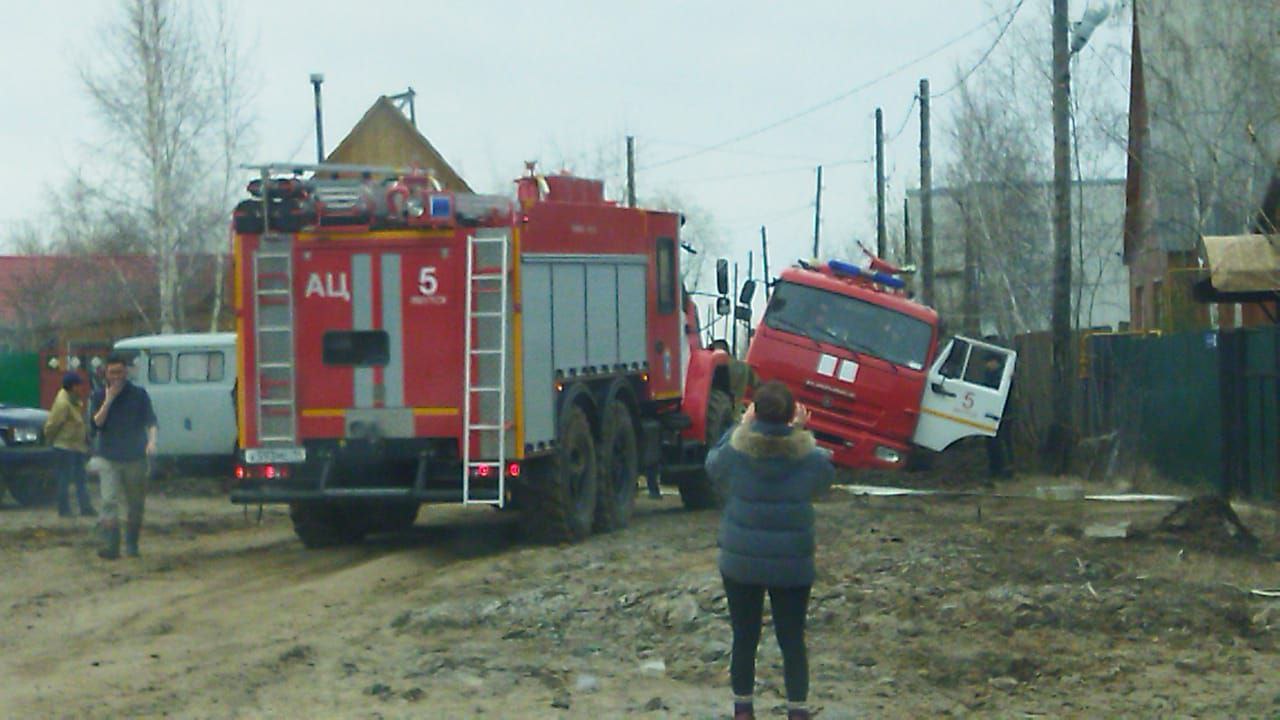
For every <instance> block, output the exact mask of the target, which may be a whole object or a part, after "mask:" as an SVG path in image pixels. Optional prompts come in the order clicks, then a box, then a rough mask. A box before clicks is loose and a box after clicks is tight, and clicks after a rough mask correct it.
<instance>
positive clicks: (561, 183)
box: [231, 165, 731, 546]
mask: <svg viewBox="0 0 1280 720" xmlns="http://www.w3.org/2000/svg"><path fill="white" fill-rule="evenodd" d="M282 167H284V168H287V167H289V166H274V165H272V166H258V168H259V169H260V170H261V172H262V178H261V180H255V181H254V183H251V184H250V187H249V191H250V194H251V196H252V197H250V198H249V199H247V200H245V201H244V202H242V203H241V205H240V206H239V207H238V208H237V210H236V215H235V223H234V224H235V233H234V258H235V273H236V280H237V286H236V312H237V339H238V346H239V347H238V358H239V370H238V387H237V396H236V397H237V406H238V411H237V417H238V425H239V460H240V462H239V463H238V464H237V466H236V469H235V477H234V484H233V490H232V493H231V499H232V501H234V502H237V503H252V504H258V503H264V502H282V503H288V504H289V505H290V515H291V517H292V519H293V523H294V527H295V530H296V531H297V534H298V535H299V537H300V538H301V539H302V541H303V542H304V543H305V544H306V545H308V546H320V545H328V544H334V543H339V542H350V541H355V540H358V539H360V538H361V537H363V536H364V535H365V534H366V533H369V532H375V531H381V530H394V529H397V528H401V527H404V526H407V525H409V524H412V523H413V521H414V519H415V517H416V516H417V513H418V509H419V506H420V504H421V503H424V502H454V503H458V502H460V503H465V504H489V505H495V506H498V507H504V506H507V505H512V506H514V507H516V508H517V509H519V510H520V512H521V517H522V519H523V521H524V524H525V526H526V528H527V529H528V530H529V531H530V532H531V533H532V534H533V535H534V536H536V537H538V538H541V539H546V540H552V541H575V540H579V539H582V538H583V537H586V536H587V535H588V534H590V533H591V532H593V531H608V530H613V529H617V528H621V527H624V526H625V525H626V524H627V522H628V520H629V518H630V515H631V511H632V507H633V504H634V500H635V494H636V485H637V479H638V476H639V475H640V474H641V473H644V474H646V475H648V476H649V477H652V478H657V477H660V476H661V477H663V478H664V479H665V480H667V481H670V482H675V483H678V484H679V485H680V489H681V494H682V496H683V497H684V498H685V502H686V505H689V506H691V507H705V506H707V505H709V504H714V502H715V500H716V498H717V495H716V493H715V492H714V489H713V488H711V487H710V484H709V483H710V481H709V480H708V479H707V478H706V476H705V473H700V472H697V467H698V466H699V465H700V463H701V458H702V456H703V454H704V453H705V448H706V447H707V445H708V443H709V442H713V441H714V440H716V439H718V437H719V434H720V433H721V432H723V430H724V428H725V427H726V426H727V424H728V422H729V418H730V415H729V413H730V412H731V401H730V399H729V398H728V396H727V393H728V381H727V373H726V372H725V369H726V364H727V361H728V358H727V357H726V356H725V355H724V353H716V352H712V351H710V350H705V349H703V348H701V347H700V345H699V344H698V342H697V338H698V334H697V328H696V325H694V326H693V327H692V328H691V327H690V322H694V323H696V313H695V314H694V319H693V320H690V317H689V315H688V312H689V307H688V305H689V303H688V302H687V298H685V297H684V296H683V293H682V290H681V287H680V279H679V278H680V272H679V266H680V262H679V261H680V258H679V249H680V243H679V232H680V225H681V218H680V216H679V215H678V214H675V213H671V212H663V211H653V210H643V209H637V208H628V207H622V206H619V205H618V204H616V203H614V202H611V201H607V200H606V199H605V198H604V193H603V183H601V182H600V181H597V180H590V179H584V178H578V177H573V176H570V175H567V174H561V175H552V176H541V175H538V174H535V172H534V171H533V169H532V168H530V170H529V173H528V174H527V175H526V176H525V177H522V178H520V179H518V180H517V181H516V185H517V187H516V197H515V198H514V200H513V199H511V198H508V197H505V196H486V195H475V194H468V193H455V192H448V191H443V190H440V189H439V188H438V186H437V185H436V184H435V183H434V182H433V181H432V179H431V178H430V177H429V176H424V175H422V174H420V173H410V172H408V171H401V170H395V169H388V168H363V167H348V166H337V165H321V166H308V167H305V168H295V170H296V172H295V173H294V174H293V175H292V176H289V177H280V176H279V175H278V173H279V172H280V170H281V169H282ZM304 172H311V173H312V174H311V175H310V176H307V177H304V176H303V175H302V173H304Z"/></svg>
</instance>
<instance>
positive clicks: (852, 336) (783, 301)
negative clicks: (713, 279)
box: [764, 282, 933, 370]
mask: <svg viewBox="0 0 1280 720" xmlns="http://www.w3.org/2000/svg"><path fill="white" fill-rule="evenodd" d="M764 323H765V325H768V326H769V327H770V328H773V329H774V330H779V331H781V332H785V333H791V334H801V335H805V336H807V337H809V338H811V339H813V340H819V341H821V342H825V343H830V344H832V345H838V346H840V347H842V348H845V349H847V350H850V351H853V352H857V353H864V354H867V355H873V356H875V357H878V358H880V359H882V360H887V361H889V362H891V363H894V364H896V365H902V366H904V367H908V368H911V369H912V370H922V369H924V364H925V360H926V358H927V356H928V352H929V340H930V338H931V337H932V335H933V329H932V328H931V327H930V326H929V324H928V323H926V322H924V321H923V320H917V319H916V318H913V317H911V316H909V315H904V314H902V313H900V312H897V311H896V310H890V309H889V308H886V307H882V306H880V305H876V304H874V303H870V302H866V301H864V300H860V299H858V298H855V297H849V296H847V295H839V294H837V293H833V292H828V291H826V290H819V289H817V288H812V287H808V286H806V285H798V284H796V283H789V282H780V283H778V286H777V288H775V289H774V291H773V297H771V298H770V299H769V307H768V309H767V310H766V311H765V316H764Z"/></svg>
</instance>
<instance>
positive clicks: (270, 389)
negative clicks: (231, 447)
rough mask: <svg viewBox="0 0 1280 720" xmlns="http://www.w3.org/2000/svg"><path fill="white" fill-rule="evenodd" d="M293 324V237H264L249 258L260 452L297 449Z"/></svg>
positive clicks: (270, 235) (272, 235) (267, 235)
mask: <svg viewBox="0 0 1280 720" xmlns="http://www.w3.org/2000/svg"><path fill="white" fill-rule="evenodd" d="M293 321H294V314H293V242H292V237H291V236H290V235H277V234H267V233H264V234H263V235H262V239H261V240H260V242H259V245H258V250H257V251H256V252H255V253H254V255H253V327H254V351H255V359H256V360H257V363H256V368H257V373H256V375H255V377H254V381H255V384H256V387H255V390H256V391H257V395H256V396H257V418H258V442H259V443H260V444H261V445H263V446H265V447H271V446H275V447H296V446H297V444H298V433H297V392H296V389H295V383H296V379H295V378H294V359H295V358H294V347H293Z"/></svg>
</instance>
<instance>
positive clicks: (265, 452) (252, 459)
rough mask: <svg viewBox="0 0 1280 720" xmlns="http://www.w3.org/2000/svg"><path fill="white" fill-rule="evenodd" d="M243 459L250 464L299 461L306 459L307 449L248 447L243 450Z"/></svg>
mask: <svg viewBox="0 0 1280 720" xmlns="http://www.w3.org/2000/svg"><path fill="white" fill-rule="evenodd" d="M244 461H245V462H246V463H249V464H250V465H257V464H263V463H300V462H306V461H307V449H306V448H300V447H291V448H250V449H248V450H245V451H244Z"/></svg>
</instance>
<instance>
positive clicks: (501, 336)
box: [462, 234, 508, 507]
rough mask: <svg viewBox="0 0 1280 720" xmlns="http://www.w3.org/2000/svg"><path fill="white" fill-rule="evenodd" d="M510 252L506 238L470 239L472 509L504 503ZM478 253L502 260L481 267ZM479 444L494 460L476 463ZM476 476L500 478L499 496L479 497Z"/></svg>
mask: <svg viewBox="0 0 1280 720" xmlns="http://www.w3.org/2000/svg"><path fill="white" fill-rule="evenodd" d="M507 250H508V248H507V236H506V235H505V234H503V235H494V236H480V237H476V236H471V237H470V238H468V241H467V288H466V293H465V295H466V318H467V321H466V323H465V324H464V325H465V329H464V332H463V336H464V348H465V356H464V359H463V367H464V368H465V369H464V370H463V378H464V388H463V390H464V392H463V399H462V430H463V432H462V502H463V504H466V505H497V506H499V507H501V506H502V504H503V495H504V490H505V473H506V460H507V455H506V453H507V429H508V422H507V312H506V311H507V270H508V260H507V258H508V254H507ZM478 254H479V255H481V256H482V257H484V258H485V259H486V262H487V263H492V260H491V259H496V258H494V255H495V254H496V255H498V256H500V257H501V260H500V262H499V263H498V264H497V265H493V264H486V265H479V264H477V255H478ZM494 360H496V362H494ZM495 400H496V402H494V401H495ZM473 444H474V446H475V448H476V449H477V450H478V451H479V452H480V453H481V454H483V455H487V456H488V457H489V458H490V459H487V460H477V459H474V457H473V455H472V446H473ZM494 456H496V458H495V457H494ZM495 463H496V465H495ZM473 476H474V477H476V478H486V479H487V478H490V477H492V478H495V479H496V480H497V495H496V496H493V495H490V494H489V487H487V486H486V487H485V488H484V490H482V491H481V492H480V493H473V488H472V478H473ZM486 485H487V483H486Z"/></svg>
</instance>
